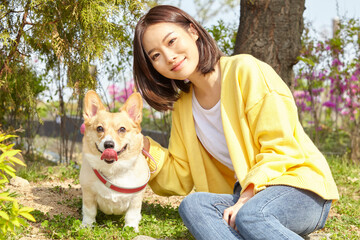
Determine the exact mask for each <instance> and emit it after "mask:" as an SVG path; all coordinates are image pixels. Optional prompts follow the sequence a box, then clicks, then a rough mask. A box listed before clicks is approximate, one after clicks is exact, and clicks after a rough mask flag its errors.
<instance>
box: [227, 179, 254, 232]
mask: <svg viewBox="0 0 360 240" xmlns="http://www.w3.org/2000/svg"><path fill="white" fill-rule="evenodd" d="M253 196H254V185H253V184H250V185H249V186H248V187H247V188H246V190H245V191H244V192H243V193H242V194H241V196H240V198H239V200H238V201H237V203H235V205H234V206H231V207H229V208H227V209H225V211H224V215H223V219H224V220H225V221H226V222H227V223H228V224H229V225H230V227H232V228H234V229H235V231H237V228H236V224H235V218H236V215H237V213H238V212H239V210H240V208H241V207H242V206H243V205H244V204H245V203H246V202H247V201H249V199H250V198H252V197H253Z"/></svg>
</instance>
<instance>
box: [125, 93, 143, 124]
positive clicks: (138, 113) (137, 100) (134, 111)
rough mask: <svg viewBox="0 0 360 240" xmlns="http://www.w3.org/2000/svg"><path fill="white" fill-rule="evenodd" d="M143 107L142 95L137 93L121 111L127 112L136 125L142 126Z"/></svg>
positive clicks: (127, 101)
mask: <svg viewBox="0 0 360 240" xmlns="http://www.w3.org/2000/svg"><path fill="white" fill-rule="evenodd" d="M142 107H143V101H142V97H141V95H140V93H138V92H135V93H133V94H131V95H130V97H129V98H128V99H127V100H126V102H125V104H124V105H123V106H122V107H121V109H120V110H121V111H126V112H127V113H128V114H129V116H130V118H131V119H132V120H133V121H134V122H135V123H138V124H140V122H141V120H142Z"/></svg>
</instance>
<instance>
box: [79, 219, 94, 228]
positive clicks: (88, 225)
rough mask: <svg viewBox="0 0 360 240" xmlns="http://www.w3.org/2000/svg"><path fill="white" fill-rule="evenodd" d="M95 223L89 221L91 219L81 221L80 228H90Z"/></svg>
mask: <svg viewBox="0 0 360 240" xmlns="http://www.w3.org/2000/svg"><path fill="white" fill-rule="evenodd" d="M94 223H95V221H93V220H91V219H85V218H84V219H83V221H82V223H81V227H82V228H92V227H93V226H94Z"/></svg>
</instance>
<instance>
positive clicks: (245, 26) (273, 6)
mask: <svg viewBox="0 0 360 240" xmlns="http://www.w3.org/2000/svg"><path fill="white" fill-rule="evenodd" d="M304 10H305V0H241V4H240V24H239V29H238V32H237V36H236V43H235V49H234V54H239V53H248V54H251V55H253V56H254V57H256V58H258V59H260V60H262V61H264V62H266V63H268V64H269V65H271V66H272V67H273V68H274V69H275V71H276V72H277V73H278V74H279V75H280V76H281V78H282V79H283V80H284V81H285V82H286V84H287V85H288V86H289V87H290V88H292V87H293V81H294V73H293V70H292V67H293V65H295V64H296V62H297V57H298V56H299V54H300V50H301V35H302V32H303V28H304V23H303V13H304Z"/></svg>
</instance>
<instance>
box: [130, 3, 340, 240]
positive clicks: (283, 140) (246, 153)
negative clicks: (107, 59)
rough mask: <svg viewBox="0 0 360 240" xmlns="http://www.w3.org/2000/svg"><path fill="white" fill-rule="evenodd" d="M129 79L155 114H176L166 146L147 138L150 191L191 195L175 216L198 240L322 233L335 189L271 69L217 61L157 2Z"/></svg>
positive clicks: (195, 29) (142, 25)
mask: <svg viewBox="0 0 360 240" xmlns="http://www.w3.org/2000/svg"><path fill="white" fill-rule="evenodd" d="M134 79H135V84H136V86H137V89H138V90H139V91H140V93H141V94H142V95H143V97H144V98H145V100H146V101H147V102H148V103H149V104H150V105H151V106H152V107H153V108H155V109H157V110H160V111H167V110H172V111H173V112H172V129H171V137H170V142H169V147H168V149H166V148H163V147H161V146H160V145H159V144H158V143H156V142H155V141H154V140H152V139H151V138H149V137H145V138H144V148H145V149H146V150H148V151H149V152H150V154H151V155H152V156H153V157H154V159H155V160H156V162H157V170H156V172H155V173H154V174H153V175H152V178H151V181H150V183H149V184H150V186H151V188H152V190H153V191H154V192H155V193H157V194H159V195H187V194H189V193H190V192H191V191H192V190H195V193H192V194H190V195H188V196H187V197H185V199H184V200H183V201H182V203H181V205H180V207H179V212H180V215H181V217H182V219H183V221H184V223H185V225H186V226H187V227H188V229H189V230H190V232H191V233H192V234H193V236H194V237H195V238H196V239H207V240H209V239H277V240H278V239H302V238H301V237H300V236H304V235H307V234H309V233H311V232H313V231H315V230H317V229H320V228H322V227H324V224H325V221H326V218H327V216H328V213H329V209H330V206H331V202H332V200H335V199H338V197H339V196H338V192H337V188H336V185H335V182H334V180H333V178H332V175H331V172H330V169H329V166H328V164H327V161H326V159H325V158H324V156H323V155H322V154H321V153H320V152H319V150H318V149H317V148H316V147H315V146H314V144H313V143H312V141H311V140H310V139H309V137H308V136H307V135H306V134H305V132H304V130H303V128H302V127H301V125H300V123H299V121H298V115H297V109H296V105H295V102H294V99H293V97H292V94H291V92H290V90H289V89H288V87H287V86H286V85H285V83H284V82H283V81H282V80H281V79H280V77H279V76H278V75H277V74H276V73H275V71H274V70H273V69H272V68H271V67H270V66H269V65H267V64H265V63H264V62H261V61H259V60H257V59H255V58H254V57H252V56H250V55H237V56H231V57H227V56H223V54H222V53H221V51H220V50H219V49H218V47H217V46H216V43H215V42H214V40H213V39H212V38H211V36H210V35H209V34H208V33H207V32H206V30H205V29H204V28H203V27H202V26H200V25H199V24H198V23H197V22H196V21H195V20H194V19H193V18H192V17H191V16H189V15H188V14H187V13H185V12H183V11H182V10H180V9H178V8H176V7H173V6H167V5H162V6H156V7H154V8H152V9H150V11H149V12H148V13H147V14H146V15H144V16H143V17H142V18H141V19H140V21H139V22H138V24H137V26H136V29H135V36H134ZM149 164H150V167H151V168H153V167H154V166H153V164H152V163H151V162H149ZM232 190H233V191H232Z"/></svg>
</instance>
